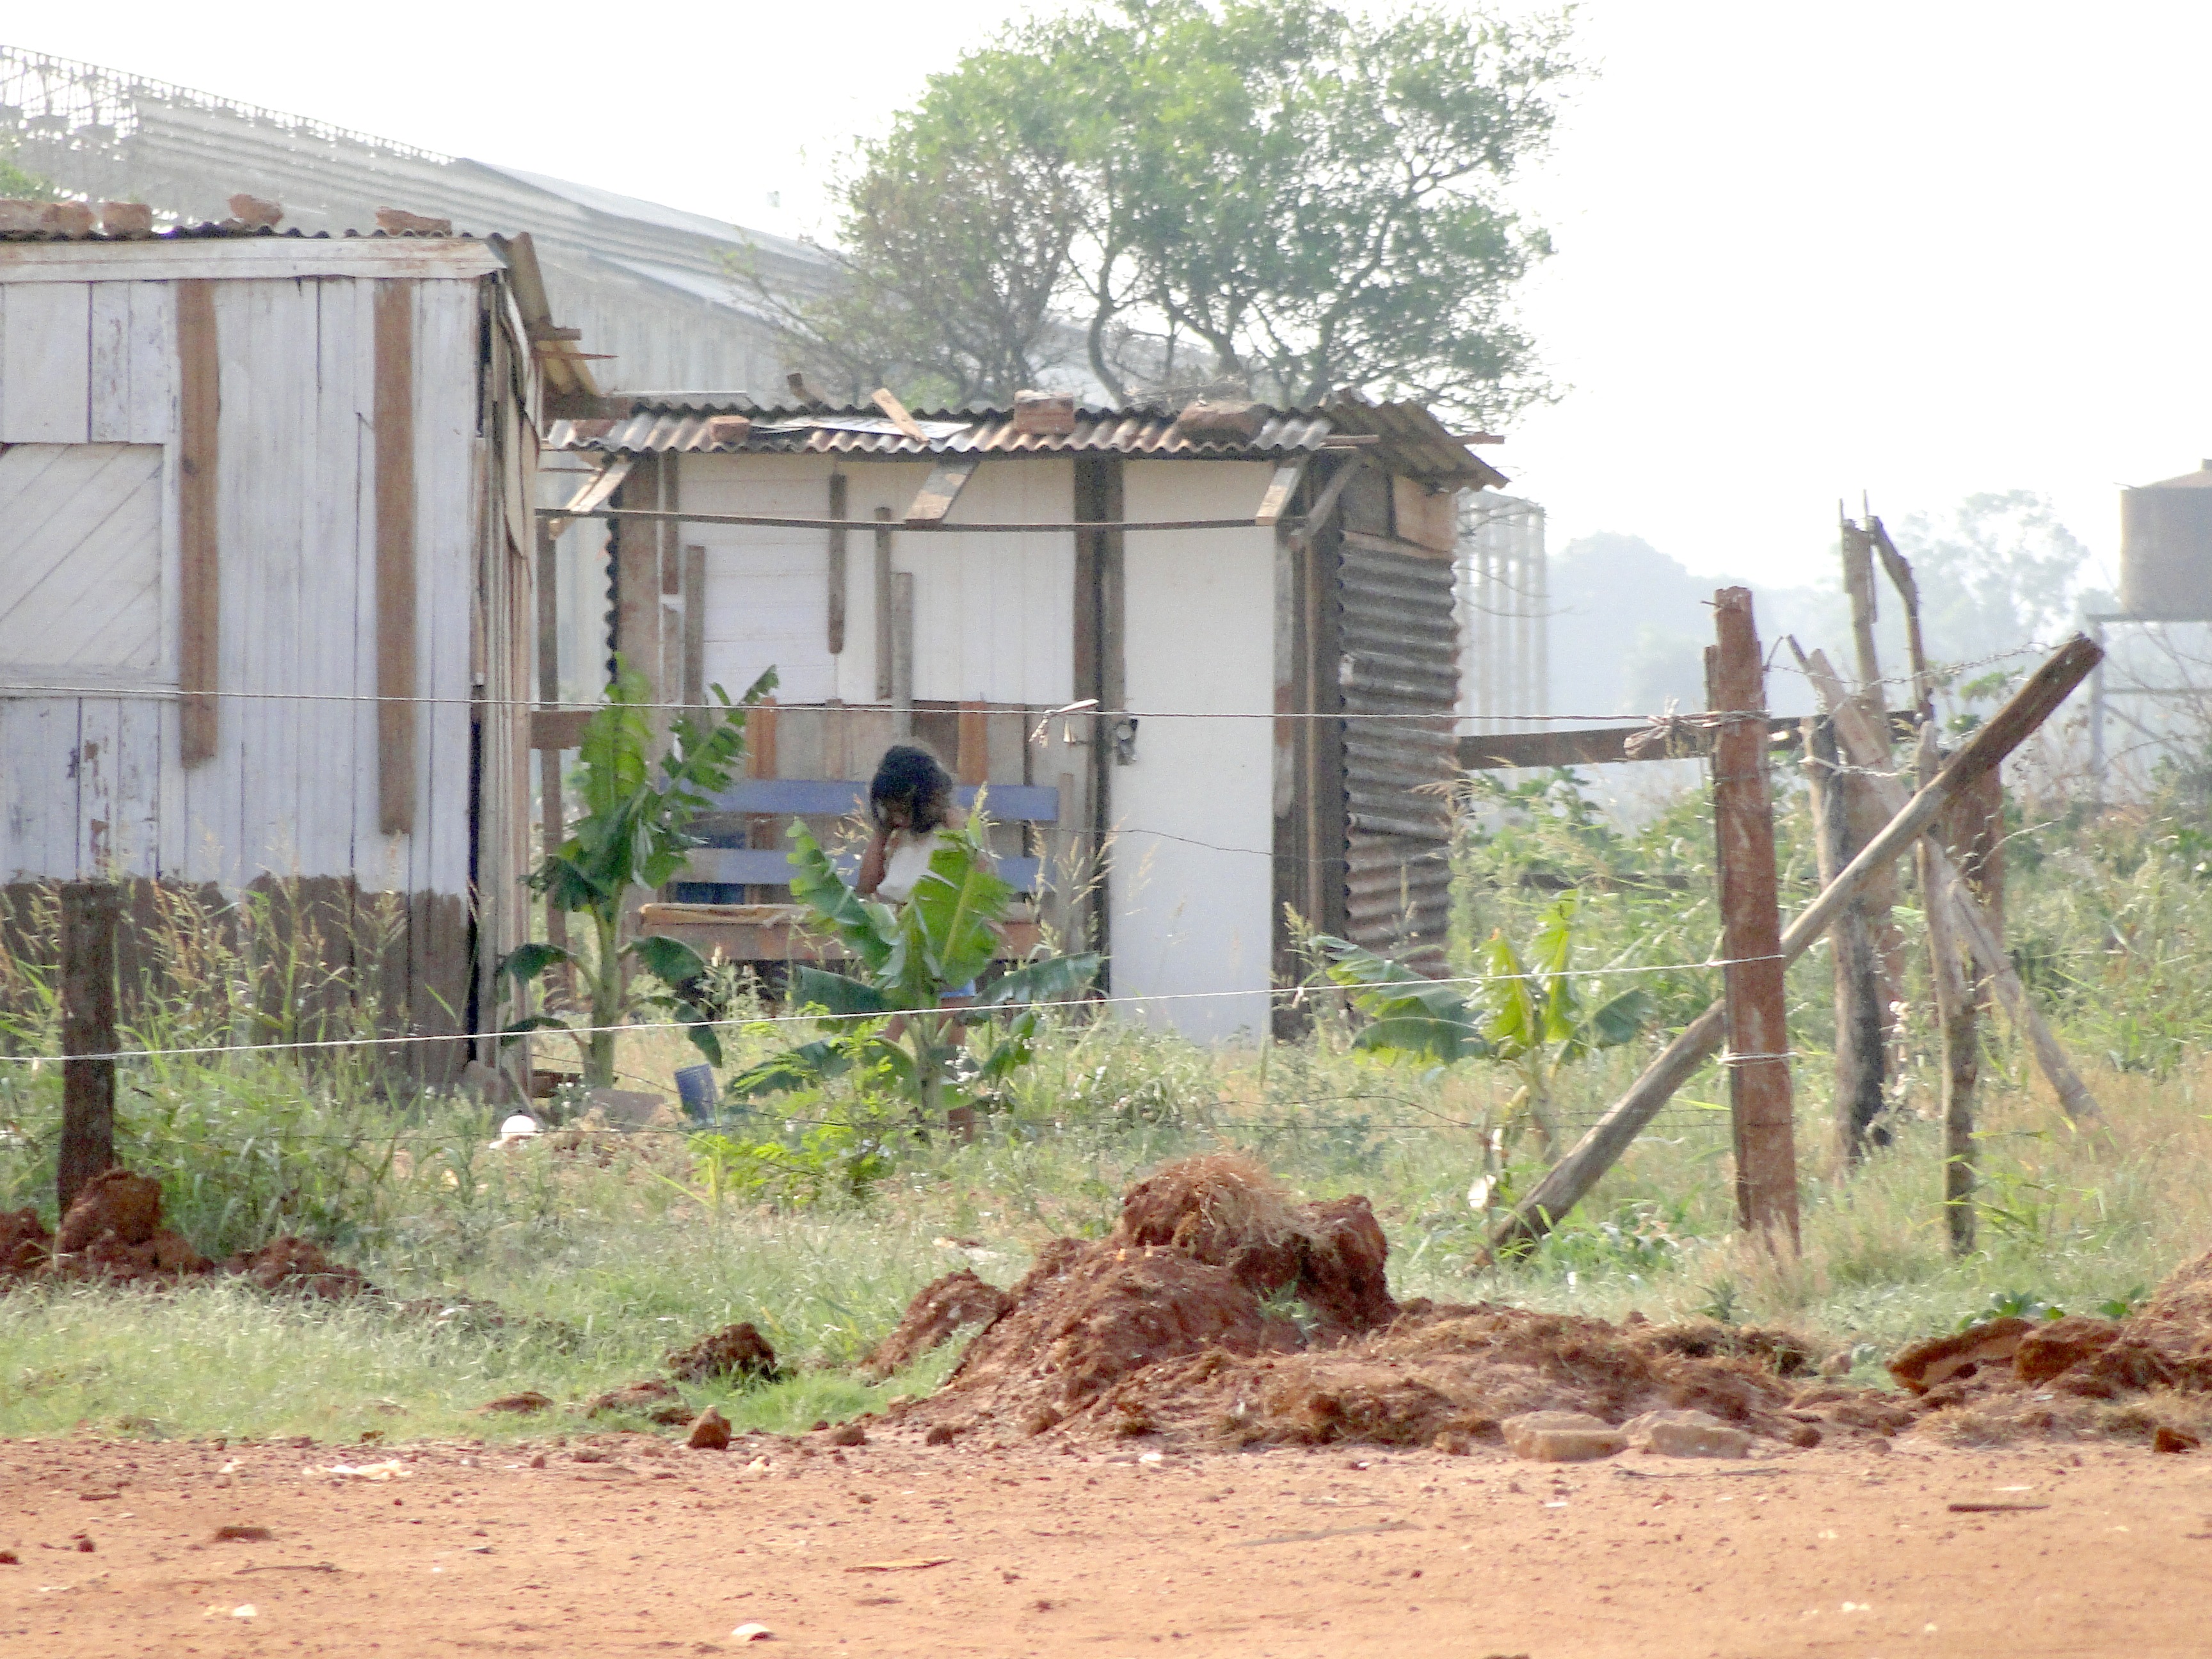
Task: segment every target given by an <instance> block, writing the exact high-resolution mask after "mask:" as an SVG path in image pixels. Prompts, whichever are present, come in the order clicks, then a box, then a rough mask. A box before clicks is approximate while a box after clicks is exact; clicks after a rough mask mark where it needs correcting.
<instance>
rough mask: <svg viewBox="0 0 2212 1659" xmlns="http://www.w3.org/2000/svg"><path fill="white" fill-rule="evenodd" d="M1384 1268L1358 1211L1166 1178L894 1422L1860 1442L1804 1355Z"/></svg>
mask: <svg viewBox="0 0 2212 1659" xmlns="http://www.w3.org/2000/svg"><path fill="white" fill-rule="evenodd" d="M1388 1260H1389V1243H1388V1242H1387V1241H1386V1240H1385V1238H1384V1237H1383V1229H1382V1226H1381V1225H1380V1224H1379V1223H1378V1222H1377V1221H1376V1218H1375V1215H1374V1212H1373V1211H1372V1210H1371V1209H1370V1207H1369V1206H1368V1203H1367V1200H1365V1199H1364V1198H1346V1199H1341V1200H1336V1201H1335V1202H1333V1203H1329V1204H1324V1205H1318V1206H1305V1205H1301V1204H1299V1203H1297V1202H1296V1201H1295V1200H1293V1199H1292V1198H1291V1196H1290V1195H1289V1194H1287V1193H1285V1192H1284V1190H1283V1189H1282V1188H1280V1186H1279V1185H1278V1184H1277V1183H1276V1182H1273V1180H1272V1178H1270V1177H1269V1176H1267V1174H1266V1172H1265V1171H1264V1170H1260V1169H1259V1168H1258V1166H1256V1165H1255V1164H1251V1163H1250V1162H1249V1160H1246V1159H1243V1158H1236V1157H1229V1156H1224V1157H1215V1158H1198V1159H1191V1160H1188V1162H1186V1163H1183V1164H1170V1165H1169V1166H1168V1167H1167V1168H1165V1169H1164V1170H1159V1171H1158V1172H1157V1173H1155V1174H1154V1175H1152V1176H1150V1177H1149V1178H1147V1179H1146V1180H1145V1181H1142V1182H1138V1183H1136V1184H1135V1185H1134V1186H1133V1187H1131V1188H1129V1190H1128V1192H1127V1194H1125V1195H1124V1198H1123V1206H1122V1213H1121V1222H1120V1224H1119V1225H1117V1226H1116V1227H1115V1231H1114V1232H1113V1233H1112V1234H1111V1235H1109V1237H1106V1238H1103V1239H1100V1240H1097V1241H1084V1240H1079V1239H1072V1238H1063V1239H1057V1240H1054V1242H1053V1243H1049V1244H1048V1245H1047V1246H1046V1247H1045V1248H1044V1249H1043V1250H1042V1251H1041V1252H1040V1253H1039V1255H1038V1257H1037V1260H1036V1265H1035V1266H1034V1267H1031V1269H1030V1272H1029V1273H1028V1275H1027V1276H1026V1277H1024V1279H1022V1281H1021V1283H1019V1284H1018V1285H1015V1286H1014V1288H1013V1290H1012V1291H1011V1292H1009V1293H1008V1294H1007V1302H1008V1305H1007V1306H1006V1309H1005V1310H1004V1311H1003V1312H1002V1313H1000V1316H998V1317H997V1319H996V1320H995V1321H994V1322H992V1323H991V1324H990V1325H989V1326H987V1328H985V1329H984V1330H983V1331H982V1333H981V1334H980V1335H978V1336H977V1337H975V1340H973V1341H972V1342H970V1343H969V1347H968V1352H966V1353H965V1354H964V1355H963V1356H962V1358H961V1361H960V1364H959V1366H958V1367H957V1369H956V1370H954V1372H953V1373H952V1376H951V1378H950V1379H949V1380H948V1382H947V1383H946V1384H945V1388H944V1389H941V1390H939V1393H938V1394H936V1395H933V1397H932V1398H930V1399H929V1400H927V1401H923V1402H921V1404H919V1405H917V1406H915V1407H910V1408H908V1409H907V1410H906V1411H905V1412H904V1413H902V1416H904V1417H906V1418H907V1419H909V1420H915V1421H918V1422H919V1423H920V1424H921V1425H922V1426H923V1427H925V1428H926V1430H927V1435H926V1438H927V1439H928V1440H929V1441H930V1443H938V1444H941V1443H944V1442H945V1440H946V1439H948V1438H951V1437H952V1436H954V1435H957V1434H959V1433H962V1432H964V1431H970V1430H981V1429H983V1428H986V1427H988V1428H989V1429H991V1430H993V1431H995V1432H997V1433H998V1434H1000V1436H1002V1437H1012V1436H1015V1435H1022V1434H1030V1435H1035V1434H1042V1433H1046V1432H1048V1431H1059V1432H1061V1433H1064V1434H1070V1435H1106V1436H1121V1435H1136V1434H1151V1433H1162V1434H1167V1435H1171V1436H1174V1437H1178V1438H1181V1439H1183V1440H1192V1441H1198V1442H1205V1443H1215V1444H1228V1445H1236V1444H1250V1443H1257V1442H1282V1443H1320V1442H1325V1441H1331V1440H1351V1441H1358V1442H1364V1443H1376V1444H1389V1445H1429V1444H1437V1445H1443V1446H1445V1447H1447V1448H1449V1449H1455V1450H1464V1449H1466V1448H1467V1447H1468V1444H1470V1443H1472V1442H1473V1441H1474V1440H1476V1439H1480V1438H1495V1437H1497V1434H1498V1424H1499V1422H1500V1421H1501V1420H1502V1419H1504V1418H1507V1417H1510V1416H1513V1415H1515V1414H1516V1413H1522V1412H1528V1411H1539V1410H1567V1411H1577V1412H1584V1413H1590V1414H1591V1415H1594V1416H1596V1417H1600V1418H1601V1419H1604V1420H1605V1421H1606V1422H1607V1423H1611V1424H1619V1423H1621V1422H1624V1421H1626V1419H1629V1418H1631V1417H1633V1416H1636V1415H1638V1413H1643V1412H1645V1411H1652V1410H1662V1409H1668V1408H1680V1407H1688V1408H1694V1409H1698V1410H1703V1411H1706V1412H1710V1413H1712V1414H1713V1415H1715V1416H1716V1417H1719V1418H1721V1419H1724V1420H1726V1421H1729V1422H1731V1423H1736V1424H1741V1425H1744V1426H1745V1427H1747V1428H1748V1429H1750V1430H1751V1431H1753V1432H1754V1433H1758V1434H1761V1435H1765V1436H1766V1437H1770V1438H1773V1439H1778V1440H1784V1441H1788V1442H1791V1443H1797V1444H1807V1443H1814V1442H1817V1441H1818V1439H1819V1438H1820V1427H1819V1426H1816V1425H1820V1424H1826V1425H1828V1426H1831V1427H1836V1428H1845V1429H1851V1430H1856V1429H1857V1425H1854V1424H1850V1423H1846V1422H1844V1421H1842V1420H1841V1419H1836V1418H1834V1417H1832V1416H1830V1415H1828V1414H1827V1413H1824V1412H1822V1411H1820V1410H1817V1409H1815V1410H1801V1409H1800V1408H1799V1407H1798V1406H1797V1404H1796V1395H1797V1394H1798V1392H1800V1391H1801V1389H1802V1382H1800V1381H1797V1380H1794V1379H1799V1378H1802V1376H1804V1374H1805V1373H1806V1372H1807V1371H1808V1368H1809V1366H1810V1364H1811V1354H1812V1352H1813V1351H1812V1348H1811V1346H1810V1345H1809V1344H1807V1343H1805V1342H1803V1341H1801V1340H1797V1339H1795V1338H1792V1337H1790V1336H1789V1335H1788V1334H1785V1333H1778V1332H1763V1331H1740V1330H1731V1329H1729V1328H1725V1327H1722V1326H1717V1325H1701V1326H1690V1327H1678V1328H1658V1327H1654V1326H1650V1325H1649V1324H1644V1323H1638V1324H1634V1325H1632V1326H1628V1327H1625V1328H1616V1327H1614V1326H1612V1325H1608V1324H1607V1323H1605V1322H1602V1321H1600V1320H1593V1319H1577V1318H1571V1317H1565V1316H1558V1315H1547V1314H1532V1313H1527V1312H1523V1311H1521V1310H1516V1309H1509V1308H1493V1307H1489V1306H1483V1305H1478V1306H1472V1307H1465V1306H1446V1307H1439V1306H1436V1305H1433V1304H1429V1303H1426V1302H1417V1303H1413V1304H1406V1305H1404V1306H1402V1307H1401V1305H1400V1304H1398V1303H1397V1301H1395V1299H1394V1298H1393V1297H1392V1296H1391V1295H1390V1291H1389V1284H1388V1281H1387V1279H1386V1276H1385V1270H1386V1267H1387V1265H1388ZM939 1282H940V1284H943V1283H944V1282H945V1281H939ZM937 1289H938V1286H934V1285H933V1286H932V1287H931V1290H930V1291H925V1292H924V1293H923V1296H922V1297H919V1298H917V1299H916V1301H915V1305H914V1307H913V1308H912V1309H911V1310H909V1313H908V1322H909V1323H913V1322H920V1321H923V1320H926V1318H927V1315H928V1313H929V1309H928V1307H927V1303H928V1301H929V1298H930V1297H931V1295H932V1293H933V1292H934V1291H937ZM1293 1315H1295V1316H1297V1317H1296V1318H1295V1320H1294V1319H1293V1317H1291V1316H1293ZM903 1328H904V1326H902V1329H903ZM1835 1392H1838V1393H1839V1394H1844V1395H1848V1394H1849V1393H1850V1391H1848V1390H1842V1391H1835Z"/></svg>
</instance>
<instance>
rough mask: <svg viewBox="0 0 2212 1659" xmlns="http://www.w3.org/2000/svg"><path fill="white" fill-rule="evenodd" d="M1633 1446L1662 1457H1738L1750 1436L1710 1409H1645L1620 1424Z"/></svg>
mask: <svg viewBox="0 0 2212 1659" xmlns="http://www.w3.org/2000/svg"><path fill="white" fill-rule="evenodd" d="M1620 1431H1621V1433H1622V1434H1623V1435H1625V1436H1626V1437H1627V1440H1628V1443H1629V1444H1630V1445H1632V1446H1637V1447H1640V1448H1642V1449H1644V1450H1645V1451H1650V1452H1656V1453H1657V1454H1658V1455H1660V1456H1662V1457H1741V1456H1744V1455H1746V1454H1747V1453H1748V1452H1749V1451H1750V1450H1751V1436H1750V1435H1749V1434H1748V1433H1747V1432H1746V1431H1744V1430H1742V1429H1739V1428H1737V1427H1736V1426H1735V1425H1734V1424H1732V1423H1723V1422H1722V1421H1721V1420H1720V1419H1718V1418H1717V1417H1715V1416H1713V1415H1712V1414H1711V1413H1710V1412H1680V1411H1667V1412H1644V1413H1642V1414H1640V1415H1638V1416H1636V1417H1632V1418H1630V1419H1628V1421H1627V1422H1626V1423H1624V1424H1622V1425H1620Z"/></svg>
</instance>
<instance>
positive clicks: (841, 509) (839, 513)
mask: <svg viewBox="0 0 2212 1659" xmlns="http://www.w3.org/2000/svg"><path fill="white" fill-rule="evenodd" d="M829 516H830V517H831V518H833V519H839V520H842V518H844V516H845V475H844V474H843V473H842V472H832V473H831V474H830V475H829ZM844 653H845V531H844V527H843V526H842V524H841V525H840V526H838V527H837V528H836V529H834V530H832V531H831V532H829V654H830V655H831V656H833V657H841V656H842V655H844Z"/></svg>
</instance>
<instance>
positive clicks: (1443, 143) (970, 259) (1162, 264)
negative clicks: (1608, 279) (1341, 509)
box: [753, 0, 1573, 418]
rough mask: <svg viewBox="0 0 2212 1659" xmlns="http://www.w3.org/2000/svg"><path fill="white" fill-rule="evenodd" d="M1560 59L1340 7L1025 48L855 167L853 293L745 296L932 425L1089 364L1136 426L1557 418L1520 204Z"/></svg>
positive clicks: (1223, 7)
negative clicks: (1200, 416)
mask: <svg viewBox="0 0 2212 1659" xmlns="http://www.w3.org/2000/svg"><path fill="white" fill-rule="evenodd" d="M1565 39H1566V28H1565V22H1564V21H1563V20H1539V21H1534V22H1525V23H1522V22H1515V23H1508V22H1503V21H1497V20H1495V19H1491V18H1487V17H1485V16H1482V15H1480V14H1474V15H1470V14H1469V13H1468V12H1466V11H1464V10H1462V9H1457V8H1450V7H1445V6H1440V5H1420V6H1416V7H1414V8H1413V9H1407V10H1404V11H1395V12H1391V13H1389V14H1375V15H1370V14H1369V13H1367V12H1364V11H1355V10H1352V9H1344V8H1340V7H1339V6H1336V5H1332V4H1329V3H1327V0H1269V3H1264V4H1263V3H1258V0H1219V3H1206V0H1119V3H1109V4H1102V5H1097V6H1093V7H1091V8H1089V9H1081V10H1078V11H1074V12H1072V13H1067V14H1062V15H1054V16H1050V17H1047V18H1042V19H1037V20H1033V21H1026V22H1023V23H1020V24H1017V25H1015V26H1013V27H1010V28H1009V29H1008V30H1006V32H1005V33H1002V34H1001V35H1000V37H999V39H998V40H996V41H995V42H994V44H992V45H991V46H987V47H985V48H982V49H981V50H979V51H976V52H970V53H969V54H968V55H967V56H966V57H964V58H962V60H961V61H960V64H959V65H958V66H957V68H955V69H954V70H951V71H950V72H948V73H946V74H944V75H940V76H934V77H933V78H932V80H931V81H930V82H929V83H928V88H927V91H926V92H925V93H924V94H923V96H922V99H921V102H920V103H919V104H918V105H917V106H915V108H913V109H912V110H909V111H908V112H906V113H905V114H903V115H902V116H901V117H900V118H899V119H898V121H897V122H896V125H894V127H893V129H892V131H891V132H890V134H889V136H887V137H884V138H883V139H882V140H880V141H878V142H877V143H872V144H869V145H866V146H864V147H863V149H861V151H860V156H859V158H858V165H857V167H856V168H855V171H854V173H853V174H852V176H851V177H849V178H848V179H847V180H846V181H845V182H844V184H843V185H842V208H843V218H842V225H841V233H840V240H841V243H842V253H841V254H840V255H839V256H838V258H840V260H841V262H842V265H843V268H844V270H843V274H844V277H845V279H846V280H845V281H844V283H842V285H841V286H839V287H838V288H837V289H836V291H834V292H831V293H829V294H828V295H824V296H823V297H819V298H817V299H811V300H800V301H778V300H777V299H776V297H775V296H774V295H769V294H768V293H767V291H766V289H765V285H764V284H763V283H760V282H759V281H758V280H757V278H756V279H755V280H754V282H753V286H754V288H755V289H757V291H758V292H759V293H760V295H761V297H762V298H763V300H765V301H769V303H770V304H771V306H772V307H775V309H776V310H777V311H778V312H779V314H780V316H781V320H782V322H783V324H784V325H785V327H786V328H787V331H788V332H789V334H790V336H791V338H792V341H793V344H794V345H795V346H796V347H797V348H798V349H799V350H800V351H801V352H802V353H803V354H804V355H805V356H808V357H809V358H810V360H812V361H817V362H829V363H831V364H834V365H836V367H837V368H838V369H839V370H840V371H841V372H843V373H846V374H850V375H852V376H853V378H854V380H855V381H856V382H857V381H859V380H866V379H871V378H878V377H879V378H880V379H883V380H892V381H895V382H898V383H901V384H903V385H905V386H908V388H909V389H913V390H915V391H916V393H917V396H918V397H921V398H922V399H923V400H924V401H927V394H929V393H936V394H939V395H943V396H949V397H951V398H1006V397H1008V396H1009V395H1010V394H1011V393H1012V392H1014V391H1015V390H1017V389H1018V388H1020V387H1022V386H1033V385H1037V384H1040V383H1048V382H1049V381H1050V380H1051V379H1052V378H1053V375H1054V370H1055V369H1056V368H1057V369H1059V370H1060V371H1062V378H1063V379H1066V378H1072V377H1069V376H1067V375H1066V373H1065V371H1066V369H1067V368H1068V367H1069V366H1070V365H1071V364H1072V363H1073V362H1074V361H1076V360H1078V359H1080V360H1081V361H1082V362H1085V364H1086V365H1087V367H1088V368H1089V369H1090V370H1091V374H1094V375H1095V376H1096V377H1097V380H1099V381H1100V383H1101V384H1103V386H1106V387H1107V388H1108V390H1109V392H1112V393H1114V394H1115V396H1116V397H1118V398H1123V399H1125V400H1126V399H1127V398H1130V397H1132V396H1133V395H1134V394H1136V393H1139V392H1144V391H1146V390H1157V389H1159V388H1161V387H1163V386H1178V385H1179V386H1190V385H1195V384H1200V383H1228V384H1231V385H1233V386H1238V387H1243V388H1248V389H1249V390H1250V391H1251V392H1254V393H1255V395H1260V396H1263V397H1268V398H1276V399H1278V400H1281V401H1286V402H1310V401H1313V400H1316V399H1318V398H1322V396H1324V395H1326V394H1327V393H1328V392H1330V391H1332V390H1334V389H1338V388H1343V387H1359V388H1363V389H1365V390H1368V391H1370V392H1375V393H1376V394H1378V395H1403V396H1411V397H1419V398H1425V399H1428V400H1430V401H1431V402H1434V403H1437V404H1441V405H1443V406H1445V407H1449V408H1453V409H1456V410H1462V411H1465V412H1467V413H1468V414H1469V415H1471V416H1478V417H1481V418H1495V417H1497V416H1501V415H1504V414H1506V413H1510V411H1511V410H1513V409H1515V408H1517V407H1519V406H1521V405H1522V404H1525V403H1526V402H1528V400H1529V399H1531V398H1534V397H1537V396H1540V395H1541V385H1540V383H1539V381H1538V380H1537V378H1536V376H1535V374H1534V368H1533V351H1532V347H1531V344H1530V342H1529V340H1528V337H1526V336H1525V335H1524V334H1523V333H1522V332H1521V331H1520V330H1519V329H1518V328H1517V327H1516V326H1515V325H1514V324H1513V322H1512V321H1511V319H1510V314H1509V301H1510V298H1511V295H1512V294H1513V291H1514V289H1515V288H1516V284H1517V283H1519V281H1520V279H1521V277H1522V276H1523V275H1524V274H1525V273H1526V271H1527V270H1528V268H1529V266H1530V265H1531V264H1532V263H1533V262H1534V261H1535V260H1537V259H1539V258H1542V257H1544V256H1545V255H1546V254H1547V253H1548V252H1550V243H1549V240H1548V239H1547V236H1546V234H1545V233H1544V232H1543V231H1542V230H1541V228H1537V227H1535V226H1533V225H1530V224H1528V223H1526V222H1523V221H1522V220H1521V219H1520V218H1519V217H1518V216H1516V214H1515V213H1514V212H1513V211H1512V210H1511V209H1510V207H1509V206H1508V205H1507V204H1506V203H1505V200H1504V191H1505V187H1506V185H1508V184H1509V183H1510V180H1511V179H1512V178H1513V177H1514V175H1515V173H1516V171H1517V169H1518V168H1519V167H1520V166H1521V165H1522V162H1523V161H1526V160H1527V159H1528V157H1529V156H1530V155H1533V154H1534V153H1536V152H1537V151H1539V150H1541V148H1542V147H1543V145H1544V144H1545V143H1546V142H1547V138H1548V135H1549V133H1550V130H1551V127H1552V124H1553V119H1554V118H1555V113H1556V107H1557V98H1558V88H1559V82H1561V81H1562V80H1563V78H1564V77H1565V76H1567V75H1568V74H1570V73H1571V70H1572V67H1573V66H1572V64H1571V62H1570V61H1569V59H1568V58H1567V57H1566V55H1565ZM1062 319H1067V320H1062Z"/></svg>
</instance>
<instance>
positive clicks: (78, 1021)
mask: <svg viewBox="0 0 2212 1659" xmlns="http://www.w3.org/2000/svg"><path fill="white" fill-rule="evenodd" d="M118 908H120V902H119V895H118V890H117V888H116V887H115V885H114V884H113V883H112V882H105V881H71V882H65V883H64V884H63V885H62V1144H61V1156H60V1158H58V1161H57V1163H56V1166H55V1171H54V1196H55V1198H56V1199H57V1200H58V1201H59V1203H60V1206H61V1213H62V1214H64V1215H67V1214H68V1213H69V1208H70V1205H72V1204H74V1203H76V1195H77V1194H78V1193H79V1192H81V1191H82V1190H83V1188H84V1186H85V1184H86V1183H87V1182H89V1181H91V1180H92V1178H93V1177H94V1176H97V1175H100V1174H101V1173H102V1172H104V1171H106V1170H112V1169H113V1168H114V1167H115V1061H114V1060H113V1059H112V1058H111V1056H112V1055H113V1054H114V1053H115V917H116V913H117V911H118Z"/></svg>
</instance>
